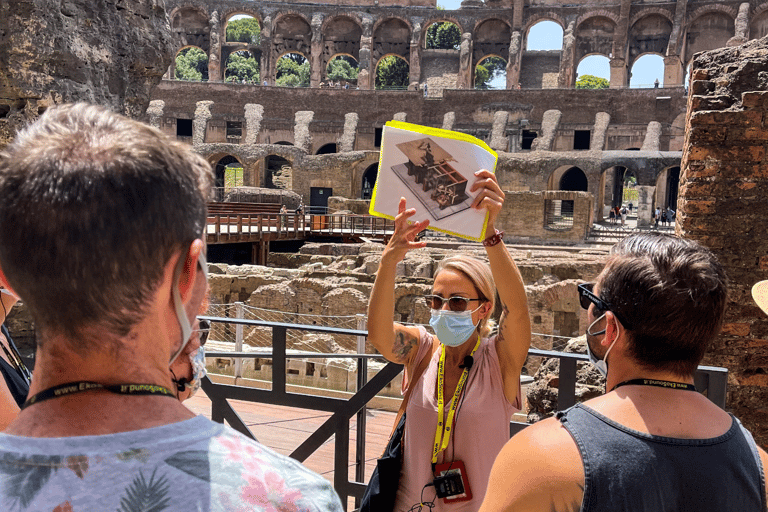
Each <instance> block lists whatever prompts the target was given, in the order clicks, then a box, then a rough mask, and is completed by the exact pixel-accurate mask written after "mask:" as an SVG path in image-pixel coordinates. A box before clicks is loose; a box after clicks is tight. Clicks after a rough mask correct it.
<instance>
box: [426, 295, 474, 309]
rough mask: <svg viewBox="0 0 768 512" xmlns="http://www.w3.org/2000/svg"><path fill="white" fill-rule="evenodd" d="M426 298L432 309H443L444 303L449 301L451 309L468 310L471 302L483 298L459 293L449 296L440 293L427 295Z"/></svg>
mask: <svg viewBox="0 0 768 512" xmlns="http://www.w3.org/2000/svg"><path fill="white" fill-rule="evenodd" d="M424 298H425V299H426V300H427V304H429V307H430V308H432V309H443V304H444V303H445V302H448V308H449V309H450V310H451V311H466V310H467V308H468V307H469V303H470V302H473V301H476V300H477V301H480V300H483V299H470V298H468V297H459V296H457V295H455V296H453V297H448V298H443V297H440V296H439V295H425V296H424Z"/></svg>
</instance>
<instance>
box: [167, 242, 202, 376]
mask: <svg viewBox="0 0 768 512" xmlns="http://www.w3.org/2000/svg"><path fill="white" fill-rule="evenodd" d="M185 259H186V258H184V257H182V258H179V263H178V264H177V265H176V268H175V269H174V271H173V289H172V290H171V296H172V297H173V306H174V308H175V309H176V318H177V319H178V321H179V327H181V345H180V346H179V349H178V350H177V351H176V352H175V353H174V354H173V355H172V356H171V360H170V361H169V362H168V364H169V365H170V364H173V362H174V361H175V360H176V358H177V357H179V354H181V352H182V351H183V350H184V347H186V346H187V343H189V338H190V337H191V336H192V325H191V324H190V323H189V318H187V312H186V311H185V310H184V303H183V302H182V301H181V292H180V291H179V279H180V278H181V272H182V270H183V269H184V261H185ZM197 264H198V265H200V268H201V270H202V272H203V275H204V276H205V277H206V279H207V278H208V263H207V262H206V260H205V254H203V251H202V250H201V251H200V255H199V256H198V257H197Z"/></svg>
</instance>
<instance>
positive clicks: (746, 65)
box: [677, 39, 768, 447]
mask: <svg viewBox="0 0 768 512" xmlns="http://www.w3.org/2000/svg"><path fill="white" fill-rule="evenodd" d="M767 86H768V39H762V40H759V41H751V42H749V43H748V44H746V45H744V46H740V47H732V48H723V49H720V50H714V51H711V52H705V53H701V54H698V55H697V56H696V57H695V59H694V61H693V65H692V81H691V97H690V99H689V105H688V131H687V135H686V141H685V147H684V148H683V162H682V172H681V177H680V196H679V201H678V211H679V213H678V222H677V230H678V233H679V234H680V235H682V236H685V237H687V238H691V239H695V240H698V241H700V242H702V243H703V244H705V245H707V246H708V247H710V248H711V249H712V250H713V251H714V252H715V253H716V254H717V255H718V257H719V258H720V261H721V262H722V263H723V264H724V265H725V266H726V269H727V272H728V277H729V279H730V287H729V294H730V298H729V303H728V309H727V312H726V320H725V325H724V327H723V332H722V333H721V335H720V336H719V337H718V338H717V340H716V342H715V343H714V346H713V347H712V349H711V350H710V352H709V355H708V356H707V358H706V359H705V361H704V362H705V364H712V365H718V366H725V367H727V368H728V369H729V371H730V374H729V380H728V408H729V409H730V410H731V411H732V412H733V413H734V414H736V415H737V416H738V417H739V418H741V419H742V421H743V422H744V424H745V425H746V427H747V428H748V429H750V430H751V431H752V432H753V434H754V435H755V438H756V439H757V441H758V443H760V444H761V445H762V446H764V447H766V446H768V370H767V369H768V318H766V316H765V315H764V314H763V313H762V311H760V309H759V308H758V307H757V306H756V305H755V303H754V301H753V300H752V297H751V294H750V289H751V287H752V285H753V284H754V283H756V282H757V281H760V280H763V279H768V237H767V236H766V234H767V233H768V215H766V199H765V190H766V187H768V172H767V171H766V143H767V142H768V130H766V128H768V127H767V126H766V112H768V91H766V90H765V89H766V87H767Z"/></svg>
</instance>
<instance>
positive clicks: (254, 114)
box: [244, 103, 264, 145]
mask: <svg viewBox="0 0 768 512" xmlns="http://www.w3.org/2000/svg"><path fill="white" fill-rule="evenodd" d="M244 109H245V142H244V143H245V144H248V145H253V144H256V141H257V140H258V139H259V131H260V130H261V120H262V119H263V118H264V107H263V106H262V105H257V104H255V103H246V104H245V107H244Z"/></svg>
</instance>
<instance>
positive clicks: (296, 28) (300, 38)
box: [272, 10, 312, 62]
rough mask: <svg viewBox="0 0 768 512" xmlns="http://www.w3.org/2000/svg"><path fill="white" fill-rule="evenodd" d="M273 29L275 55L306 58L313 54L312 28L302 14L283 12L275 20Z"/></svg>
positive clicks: (292, 11)
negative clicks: (289, 54) (294, 55)
mask: <svg viewBox="0 0 768 512" xmlns="http://www.w3.org/2000/svg"><path fill="white" fill-rule="evenodd" d="M273 27H274V28H273V29H272V53H273V55H277V56H280V57H282V56H283V55H285V54H286V53H300V54H302V55H303V56H304V57H305V58H306V57H307V55H309V54H310V53H311V52H312V26H311V24H310V23H309V21H308V20H307V18H306V17H305V16H304V15H303V14H302V13H300V12H298V11H294V10H289V11H285V12H282V13H280V15H278V16H277V17H276V18H275V21H274V24H273ZM278 58H279V57H278ZM275 62H277V59H275Z"/></svg>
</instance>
